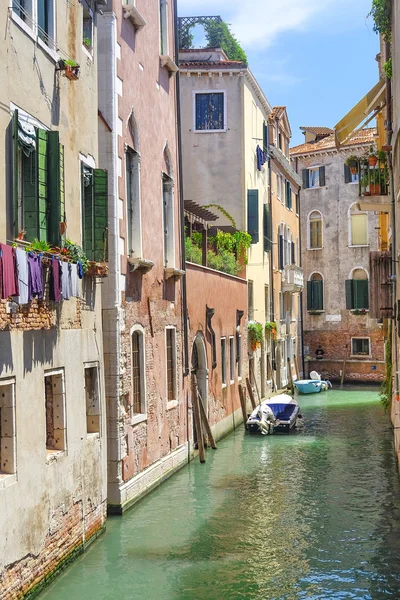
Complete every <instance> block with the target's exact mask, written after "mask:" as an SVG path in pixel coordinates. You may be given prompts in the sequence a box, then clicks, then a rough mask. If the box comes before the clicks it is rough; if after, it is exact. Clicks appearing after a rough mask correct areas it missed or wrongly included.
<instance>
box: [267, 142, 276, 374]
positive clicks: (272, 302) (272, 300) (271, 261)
mask: <svg viewBox="0 0 400 600" xmlns="http://www.w3.org/2000/svg"><path fill="white" fill-rule="evenodd" d="M271 163H272V158H271V153H270V154H269V157H268V186H269V193H268V196H269V206H270V212H271V237H272V240H270V242H271V251H270V257H269V277H270V280H271V298H270V310H271V321H275V290H274V219H273V213H272V164H271ZM271 350H272V356H271V366H272V369H273V370H275V371H276V359H275V340H273V341H272V346H271ZM272 381H274V377H272Z"/></svg>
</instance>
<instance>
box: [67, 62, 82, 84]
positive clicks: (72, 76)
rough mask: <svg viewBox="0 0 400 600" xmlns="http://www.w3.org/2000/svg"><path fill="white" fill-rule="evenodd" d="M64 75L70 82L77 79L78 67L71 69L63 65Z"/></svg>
mask: <svg viewBox="0 0 400 600" xmlns="http://www.w3.org/2000/svg"><path fill="white" fill-rule="evenodd" d="M64 75H65V77H67V78H68V79H70V80H71V81H75V80H76V79H79V67H71V65H65V71H64Z"/></svg>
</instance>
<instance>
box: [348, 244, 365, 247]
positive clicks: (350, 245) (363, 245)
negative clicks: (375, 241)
mask: <svg viewBox="0 0 400 600" xmlns="http://www.w3.org/2000/svg"><path fill="white" fill-rule="evenodd" d="M349 248H369V244H349Z"/></svg>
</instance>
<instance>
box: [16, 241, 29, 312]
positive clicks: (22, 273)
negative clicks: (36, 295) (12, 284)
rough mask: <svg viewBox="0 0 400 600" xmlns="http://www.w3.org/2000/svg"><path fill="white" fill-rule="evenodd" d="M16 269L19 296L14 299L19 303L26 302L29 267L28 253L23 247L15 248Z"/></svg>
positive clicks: (27, 297) (27, 298)
mask: <svg viewBox="0 0 400 600" xmlns="http://www.w3.org/2000/svg"><path fill="white" fill-rule="evenodd" d="M15 255H16V260H17V269H18V287H19V296H18V298H16V301H17V302H18V303H19V304H28V302H29V267H28V254H27V253H26V251H25V250H24V249H23V248H17V249H16V252H15Z"/></svg>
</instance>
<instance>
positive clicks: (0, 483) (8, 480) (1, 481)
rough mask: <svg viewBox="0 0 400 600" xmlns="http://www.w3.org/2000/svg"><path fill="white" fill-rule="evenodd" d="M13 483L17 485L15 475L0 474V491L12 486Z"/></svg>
mask: <svg viewBox="0 0 400 600" xmlns="http://www.w3.org/2000/svg"><path fill="white" fill-rule="evenodd" d="M14 483H17V474H16V473H0V490H3V489H5V488H7V487H9V486H10V485H13V484H14Z"/></svg>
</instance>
